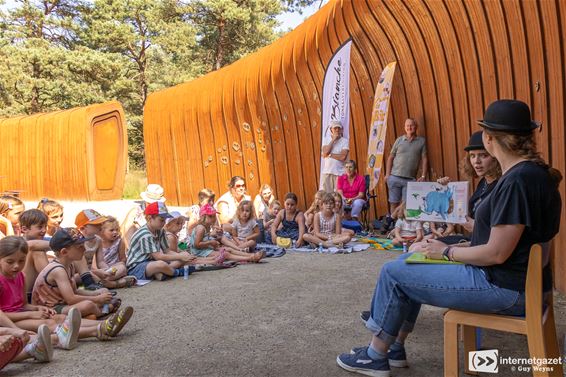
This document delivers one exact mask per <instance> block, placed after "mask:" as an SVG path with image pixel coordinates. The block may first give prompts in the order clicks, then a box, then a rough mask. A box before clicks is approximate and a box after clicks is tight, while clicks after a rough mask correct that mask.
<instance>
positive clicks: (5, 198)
mask: <svg viewBox="0 0 566 377" xmlns="http://www.w3.org/2000/svg"><path fill="white" fill-rule="evenodd" d="M23 205H24V202H22V201H21V200H20V199H19V198H16V197H15V196H12V195H2V196H0V215H2V216H4V215H5V214H6V213H8V211H10V210H11V209H12V208H14V207H15V206H23Z"/></svg>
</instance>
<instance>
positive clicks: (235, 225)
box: [222, 200, 259, 252]
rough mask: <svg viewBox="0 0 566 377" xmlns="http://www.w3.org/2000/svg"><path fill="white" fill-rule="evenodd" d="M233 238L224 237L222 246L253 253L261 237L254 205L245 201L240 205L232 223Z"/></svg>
mask: <svg viewBox="0 0 566 377" xmlns="http://www.w3.org/2000/svg"><path fill="white" fill-rule="evenodd" d="M229 229H231V231H232V232H231V233H232V237H222V244H223V245H226V246H229V247H231V248H233V249H239V250H241V251H244V252H249V251H253V250H254V249H255V246H256V245H257V243H256V239H257V238H258V237H259V226H258V224H257V221H256V219H255V212H254V207H253V204H252V202H251V201H250V200H243V201H242V202H240V204H239V205H238V209H237V210H236V215H235V216H234V219H233V220H232V223H231V228H230V227H229Z"/></svg>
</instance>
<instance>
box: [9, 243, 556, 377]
mask: <svg viewBox="0 0 566 377" xmlns="http://www.w3.org/2000/svg"><path fill="white" fill-rule="evenodd" d="M396 255H397V254H396V253H393V252H383V251H374V250H368V251H363V252H359V253H355V254H351V255H324V254H322V255H321V254H295V253H288V254H287V255H286V256H284V257H282V258H278V259H270V260H267V261H266V262H265V263H262V264H259V265H240V266H237V267H235V268H232V269H227V270H222V271H208V272H199V273H196V274H194V275H191V277H190V279H189V280H188V281H185V280H183V279H174V280H170V281H166V282H152V283H150V284H148V285H146V286H144V287H137V288H130V289H123V290H120V292H119V294H120V296H121V297H122V298H123V300H124V304H125V305H132V306H133V307H134V308H135V310H136V312H135V314H134V316H133V318H132V320H131V322H130V323H129V324H128V325H127V327H126V328H125V329H124V331H123V332H122V334H121V335H120V336H119V337H118V338H116V339H115V340H113V341H110V342H99V341H96V340H86V341H81V342H80V344H79V347H78V348H77V349H75V350H73V351H62V350H56V352H55V360H54V361H53V362H51V363H50V364H36V363H33V362H24V363H21V364H13V365H9V366H7V367H6V368H5V369H4V370H3V371H2V374H3V375H5V376H15V375H22V376H262V377H264V376H350V375H352V374H350V373H348V372H346V371H343V370H342V369H340V368H339V367H338V366H337V365H336V362H335V359H336V356H337V355H338V354H339V353H341V352H346V351H348V350H349V349H350V347H352V346H360V345H364V344H367V342H368V341H369V339H370V335H369V333H368V331H367V330H366V329H365V327H364V326H363V324H362V322H361V321H360V319H359V312H360V311H361V310H364V309H366V308H368V306H369V303H370V299H371V294H372V292H373V289H374V284H375V280H376V277H377V275H378V273H379V271H380V267H381V266H382V265H383V263H385V262H386V261H388V260H391V259H393V258H395V257H396ZM556 299H557V302H556V303H555V311H556V316H557V322H558V326H557V327H558V334H559V337H560V339H562V338H563V337H564V332H565V331H566V306H565V305H564V303H565V300H564V297H563V296H557V298H556ZM442 313H443V309H438V308H434V307H429V306H424V307H423V309H422V311H421V316H420V317H419V320H418V323H417V327H416V330H415V332H414V333H413V334H412V336H411V337H410V339H409V341H408V343H407V352H408V358H409V362H410V367H409V368H407V369H394V370H393V376H419V377H420V376H441V375H442V373H443V355H442V344H443V340H442V336H443V332H442ZM483 341H484V343H483V344H484V347H485V348H487V349H490V348H496V349H499V352H500V355H501V356H505V357H507V356H513V357H520V356H522V357H526V356H527V355H528V352H527V344H526V339H525V338H524V337H522V336H518V335H511V334H504V333H496V332H484V339H483ZM561 343H562V342H561ZM561 347H562V345H561ZM561 349H562V348H561ZM529 375H530V374H528V373H524V372H522V373H520V372H515V373H513V372H511V371H510V369H509V367H508V366H505V367H500V369H499V374H498V376H529ZM486 376H489V375H487V374H486Z"/></svg>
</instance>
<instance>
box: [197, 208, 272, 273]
mask: <svg viewBox="0 0 566 377" xmlns="http://www.w3.org/2000/svg"><path fill="white" fill-rule="evenodd" d="M217 213H218V212H217V211H216V210H215V209H214V207H212V206H211V205H210V204H205V205H204V206H202V208H201V209H200V220H199V222H198V224H197V226H195V227H194V228H193V231H192V233H191V237H190V250H191V254H193V255H195V256H197V257H199V258H210V259H212V260H214V262H213V263H215V264H221V263H222V262H223V261H224V260H225V259H226V260H231V261H238V262H259V261H260V260H261V259H262V258H263V257H264V256H265V253H264V252H263V251H260V252H257V253H253V254H250V253H246V252H243V251H240V250H239V248H233V247H230V246H226V247H220V245H221V243H220V241H219V239H220V240H222V241H223V242H225V240H223V239H224V238H225V236H222V231H221V230H220V229H218V228H216V229H213V228H212V227H213V226H214V224H216V214H217Z"/></svg>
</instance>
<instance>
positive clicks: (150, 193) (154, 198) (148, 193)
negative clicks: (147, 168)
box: [140, 183, 165, 203]
mask: <svg viewBox="0 0 566 377" xmlns="http://www.w3.org/2000/svg"><path fill="white" fill-rule="evenodd" d="M163 191H164V190H163V187H161V186H159V185H158V184H155V183H150V184H149V185H147V188H146V189H145V191H144V192H142V193H141V194H140V196H141V198H142V199H143V200H144V201H145V202H146V203H154V202H164V201H165V197H164V196H163Z"/></svg>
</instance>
